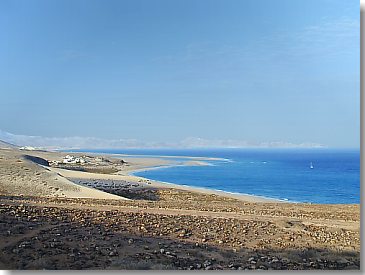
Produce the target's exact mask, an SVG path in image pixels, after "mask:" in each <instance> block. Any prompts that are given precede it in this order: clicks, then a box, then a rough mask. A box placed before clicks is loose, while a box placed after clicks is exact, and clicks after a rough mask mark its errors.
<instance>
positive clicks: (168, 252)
mask: <svg viewBox="0 0 365 275" xmlns="http://www.w3.org/2000/svg"><path fill="white" fill-rule="evenodd" d="M156 192H157V194H156V195H157V196H158V200H157V201H148V200H131V201H113V200H110V201H106V200H90V199H63V198H39V197H38V198H37V197H9V196H7V197H6V196H2V197H1V200H0V234H1V235H0V240H1V242H0V250H1V254H0V268H2V269H184V270H185V269H205V270H210V269H240V270H245V269H250V270H252V269H255V270H259V269H262V270H266V269H274V270H277V269H279V270H282V269H355V270H356V269H357V270H358V269H360V236H359V235H360V234H359V206H358V205H348V206H336V205H332V206H331V205H305V204H301V205H293V204H283V203H278V204H272V203H243V202H240V201H236V200H234V199H228V198H223V197H219V196H215V195H203V194H196V193H191V192H186V191H178V190H170V189H166V190H157V191H156Z"/></svg>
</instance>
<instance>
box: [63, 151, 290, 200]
mask: <svg viewBox="0 0 365 275" xmlns="http://www.w3.org/2000/svg"><path fill="white" fill-rule="evenodd" d="M77 153H88V154H93V153H92V152H77ZM97 154H98V155H104V156H107V157H111V158H121V157H126V158H131V159H134V158H135V157H136V156H137V158H135V159H139V160H141V161H143V160H145V159H150V160H154V161H156V162H157V163H158V161H159V160H161V159H164V158H178V159H187V160H191V159H194V161H184V162H181V161H179V162H177V163H173V161H171V160H168V163H165V164H162V165H156V164H155V163H151V164H150V165H145V166H143V167H135V168H132V169H129V170H128V171H119V172H117V173H116V174H109V175H110V176H106V175H102V176H100V174H94V173H87V172H78V173H85V174H90V175H89V176H90V178H89V179H93V178H97V179H114V180H127V181H130V182H134V183H140V182H141V181H143V182H148V183H149V184H148V186H149V187H154V188H173V189H178V190H184V191H189V192H198V193H203V194H209V195H217V196H224V197H228V198H233V199H237V200H240V201H244V202H254V203H293V204H295V203H297V202H292V201H287V200H282V199H276V198H269V197H265V196H260V195H251V194H243V193H235V192H229V191H224V190H216V189H209V188H205V187H197V186H190V185H183V184H177V183H173V182H163V181H156V180H152V179H149V178H145V177H141V176H138V175H135V173H138V172H142V171H148V170H154V169H164V168H170V167H177V166H204V165H210V164H209V162H206V161H209V160H214V161H217V160H220V161H231V160H229V159H225V158H208V157H191V156H159V155H153V156H152V155H143V157H140V156H142V155H125V154H108V153H106V154H105V153H104V154H103V153H97ZM118 156H119V157H118ZM58 172H59V173H62V171H59V170H58ZM73 172H76V171H73ZM66 173H69V172H66ZM78 176H80V174H78V175H76V174H75V175H73V176H71V178H79V177H78ZM95 176H96V177H95ZM113 176H115V177H113ZM118 176H121V177H118ZM82 178H83V179H85V177H82Z"/></svg>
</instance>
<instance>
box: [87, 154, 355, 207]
mask: <svg viewBox="0 0 365 275" xmlns="http://www.w3.org/2000/svg"><path fill="white" fill-rule="evenodd" d="M80 151H82V150H80ZM89 152H90V150H89ZM92 152H99V153H114V154H119V153H120V154H134V155H152V156H160V155H163V156H196V157H212V158H221V159H220V160H212V161H209V164H210V165H209V166H175V167H169V168H162V169H153V170H146V171H141V172H137V173H135V175H138V176H142V177H145V178H149V179H152V180H157V181H163V182H169V183H176V184H182V185H189V186H195V187H203V188H208V189H214V190H222V191H226V192H232V193H242V194H250V195H257V196H264V197H268V198H274V199H280V200H287V201H292V202H310V203H323V204H327V203H336V204H337V203H338V204H346V203H360V152H359V151H358V150H340V149H338V150H334V149H280V150H279V149H216V150H214V149H209V150H208V149H206V150H205V149H204V150H197V149H196V150H172V149H161V150H158V149H148V150H142V149H135V150H132V149H129V150H93V151H92ZM176 161H178V162H179V161H181V159H178V158H177V159H176ZM311 163H312V165H313V168H312V169H311V168H310V165H311Z"/></svg>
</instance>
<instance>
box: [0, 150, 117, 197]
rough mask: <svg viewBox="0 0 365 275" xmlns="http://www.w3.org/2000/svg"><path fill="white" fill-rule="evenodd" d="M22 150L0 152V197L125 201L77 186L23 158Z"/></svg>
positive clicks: (23, 152)
mask: <svg viewBox="0 0 365 275" xmlns="http://www.w3.org/2000/svg"><path fill="white" fill-rule="evenodd" d="M25 153H29V152H25V151H20V150H15V149H11V150H7V149H0V194H11V195H23V196H47V197H53V196H57V197H69V198H97V199H124V198H121V197H119V196H116V195H113V194H108V193H105V192H102V191H99V190H96V189H93V188H88V187H84V186H80V185H76V184H74V183H73V182H71V181H69V180H67V179H66V178H65V177H63V176H61V175H59V174H57V173H56V172H54V171H51V170H49V169H47V168H45V167H42V166H40V165H38V164H36V163H34V162H32V161H29V160H27V159H25V158H24V157H23V155H24V154H25Z"/></svg>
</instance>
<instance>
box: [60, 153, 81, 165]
mask: <svg viewBox="0 0 365 275" xmlns="http://www.w3.org/2000/svg"><path fill="white" fill-rule="evenodd" d="M62 163H72V164H84V163H86V160H85V159H84V158H82V157H75V156H70V155H67V156H65V157H64V158H63V160H62Z"/></svg>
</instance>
